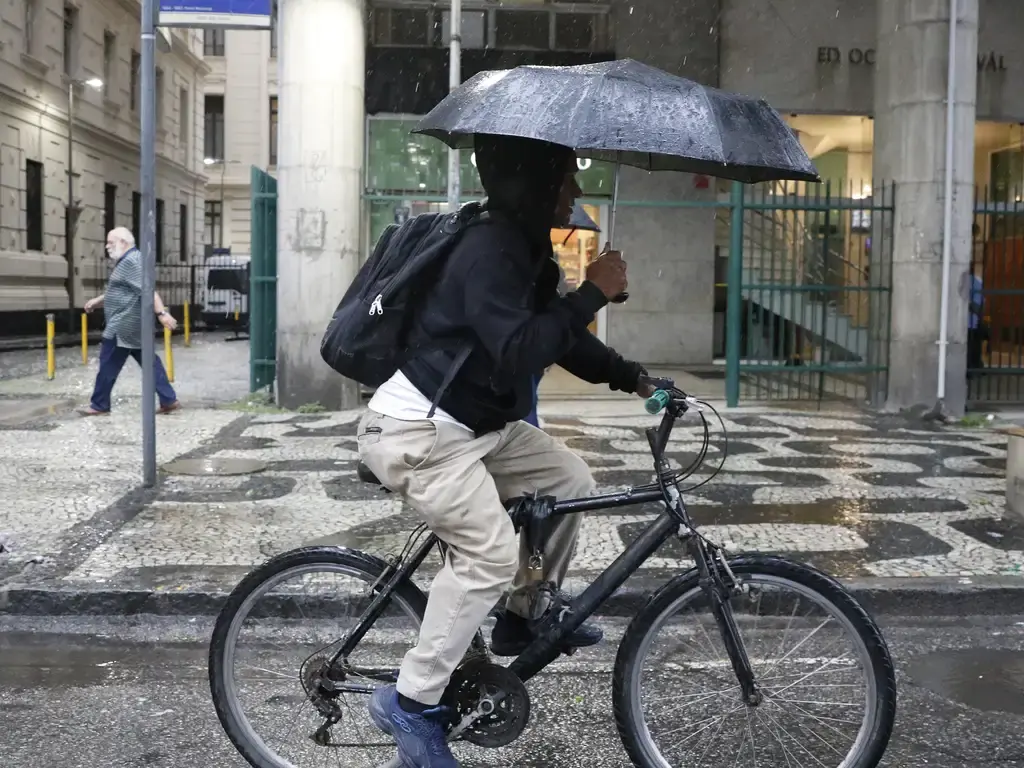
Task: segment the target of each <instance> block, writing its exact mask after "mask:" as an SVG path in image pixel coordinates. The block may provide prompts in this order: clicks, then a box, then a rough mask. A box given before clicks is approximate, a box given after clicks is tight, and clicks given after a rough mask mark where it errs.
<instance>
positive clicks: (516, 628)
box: [491, 611, 604, 656]
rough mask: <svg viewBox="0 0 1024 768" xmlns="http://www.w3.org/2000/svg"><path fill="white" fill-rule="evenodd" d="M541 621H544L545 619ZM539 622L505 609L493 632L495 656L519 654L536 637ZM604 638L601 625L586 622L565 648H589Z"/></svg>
mask: <svg viewBox="0 0 1024 768" xmlns="http://www.w3.org/2000/svg"><path fill="white" fill-rule="evenodd" d="M539 621H540V622H543V621H544V619H543V618H542V619H540V620H539ZM538 623H539V622H533V621H530V620H528V619H524V618H523V617H522V616H517V615H516V614H514V613H510V612H508V611H504V612H503V613H502V614H501V615H500V616H499V617H498V620H497V621H496V622H495V624H494V631H493V632H491V653H493V654H494V655H495V656H518V655H519V654H521V653H522V652H523V651H525V650H526V647H527V646H528V645H529V644H530V643H532V642H533V641H534V639H535V638H536V636H537V635H536V631H535V627H536V626H537V624H538ZM603 639H604V632H603V631H601V629H600V627H597V626H595V625H594V624H589V623H584V624H581V625H580V626H579V627H578V628H577V629H576V630H575V631H574V632H573V633H572V634H571V635H569V639H568V640H567V641H566V643H565V648H571V649H575V648H589V647H590V646H592V645H597V644H598V643H600V642H601V641H602V640H603Z"/></svg>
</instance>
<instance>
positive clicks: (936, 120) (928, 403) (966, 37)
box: [874, 0, 978, 416]
mask: <svg viewBox="0 0 1024 768" xmlns="http://www.w3.org/2000/svg"><path fill="white" fill-rule="evenodd" d="M958 6H959V7H958V11H957V16H958V18H957V19H956V25H957V35H956V62H957V64H956V84H955V96H954V104H955V126H954V132H953V136H954V162H953V174H954V175H953V218H952V228H951V231H952V236H953V240H952V242H953V252H952V266H951V271H950V288H949V334H948V341H949V346H948V347H947V368H946V398H945V408H946V410H947V412H948V413H949V414H951V415H954V416H956V415H959V414H962V413H963V410H964V402H965V399H966V395H967V382H966V374H965V370H966V362H967V361H966V355H967V353H966V350H967V293H966V292H964V291H963V286H964V283H963V280H964V279H965V275H966V273H967V270H968V269H969V268H970V258H971V224H972V222H973V205H974V120H975V96H976V92H977V80H976V78H977V49H978V0H958ZM948 55H949V0H885V2H881V3H879V4H878V57H877V64H876V67H877V72H876V76H875V77H876V80H875V86H876V90H875V137H874V145H875V150H874V151H875V158H874V166H875V168H874V172H875V178H876V179H879V180H882V179H892V180H893V181H895V182H896V185H897V187H896V210H895V216H894V231H893V256H892V258H893V266H892V294H891V301H892V309H891V322H892V325H891V339H892V340H891V343H890V356H889V387H888V399H887V405H888V407H890V408H893V409H902V408H911V407H914V406H924V407H927V408H931V407H932V406H934V405H935V403H936V395H937V389H938V387H937V384H938V360H939V353H940V350H939V345H938V343H937V342H938V339H939V324H940V306H941V300H942V238H943V210H944V208H943V206H944V199H945V188H944V178H945V167H946V155H945V151H946V144H945V140H946V85H947V67H948V62H949V58H948Z"/></svg>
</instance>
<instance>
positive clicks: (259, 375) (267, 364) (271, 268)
mask: <svg viewBox="0 0 1024 768" xmlns="http://www.w3.org/2000/svg"><path fill="white" fill-rule="evenodd" d="M250 177H251V185H252V186H251V189H252V272H251V273H250V286H249V391H250V392H256V391H257V390H260V389H263V388H264V387H270V389H271V391H272V390H273V387H274V376H275V372H276V359H277V357H276V356H277V179H275V178H274V177H273V176H271V175H270V174H269V173H266V172H265V171H262V170H260V169H259V168H257V167H255V166H253V167H252V171H251V173H250Z"/></svg>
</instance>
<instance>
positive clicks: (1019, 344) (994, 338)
mask: <svg viewBox="0 0 1024 768" xmlns="http://www.w3.org/2000/svg"><path fill="white" fill-rule="evenodd" d="M1019 173H1020V172H1019V170H1018V171H1017V172H1016V173H1015V174H1013V178H1019ZM994 175H995V174H994ZM998 181H999V180H998V179H997V180H996V181H994V183H993V187H992V188H985V189H979V190H977V192H976V200H975V206H974V227H973V237H972V248H971V279H972V280H973V285H972V286H971V291H970V292H971V294H972V295H971V296H970V301H969V305H970V306H969V308H968V326H967V328H968V330H967V377H968V379H967V380H968V395H967V397H968V400H969V401H970V403H971V404H973V405H976V406H981V405H986V404H995V403H1022V402H1024V202H1021V190H1020V189H1019V188H1018V187H1016V185H1013V186H1010V185H1009V184H1005V183H1003V184H1000V183H998ZM966 288H967V286H964V289H963V293H966V292H967V291H966Z"/></svg>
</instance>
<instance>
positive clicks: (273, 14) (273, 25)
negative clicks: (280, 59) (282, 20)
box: [270, 0, 278, 59]
mask: <svg viewBox="0 0 1024 768" xmlns="http://www.w3.org/2000/svg"><path fill="white" fill-rule="evenodd" d="M277 15H278V8H277V0H274V4H273V5H272V6H271V7H270V58H272V59H276V58H277V29H278V27H277Z"/></svg>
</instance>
